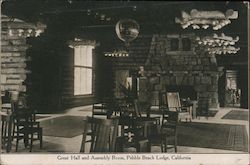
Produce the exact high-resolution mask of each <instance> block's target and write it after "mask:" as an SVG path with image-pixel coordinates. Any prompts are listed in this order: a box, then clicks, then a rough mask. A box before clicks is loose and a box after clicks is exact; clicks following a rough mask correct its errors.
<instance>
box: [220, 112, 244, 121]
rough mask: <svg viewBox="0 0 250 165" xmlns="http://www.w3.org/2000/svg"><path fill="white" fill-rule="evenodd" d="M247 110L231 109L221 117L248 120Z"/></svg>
mask: <svg viewBox="0 0 250 165" xmlns="http://www.w3.org/2000/svg"><path fill="white" fill-rule="evenodd" d="M248 114H249V113H248V111H237V110H232V111H230V112H228V113H227V114H226V115H225V116H223V117H222V119H232V120H246V121H248Z"/></svg>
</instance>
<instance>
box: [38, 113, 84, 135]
mask: <svg viewBox="0 0 250 165" xmlns="http://www.w3.org/2000/svg"><path fill="white" fill-rule="evenodd" d="M84 120H85V117H84V116H61V117H56V118H52V119H49V120H44V121H41V127H43V135H44V136H55V137H66V138H72V137H75V136H78V135H81V134H82V133H83V132H84V124H85V122H84Z"/></svg>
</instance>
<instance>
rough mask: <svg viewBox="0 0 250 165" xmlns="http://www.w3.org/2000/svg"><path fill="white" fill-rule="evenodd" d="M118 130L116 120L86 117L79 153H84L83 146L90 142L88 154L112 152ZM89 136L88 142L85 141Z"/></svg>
mask: <svg viewBox="0 0 250 165" xmlns="http://www.w3.org/2000/svg"><path fill="white" fill-rule="evenodd" d="M117 130H118V120H117V119H98V118H93V117H92V118H91V117H87V120H86V124H85V129H84V133H83V137H82V144H81V149H80V152H85V144H86V143H88V142H90V143H91V145H90V152H114V151H115V144H116V137H117ZM87 136H90V140H87Z"/></svg>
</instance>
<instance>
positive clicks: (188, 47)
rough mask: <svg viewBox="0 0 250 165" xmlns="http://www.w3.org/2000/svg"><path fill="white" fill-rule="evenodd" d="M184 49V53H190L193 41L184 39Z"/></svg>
mask: <svg viewBox="0 0 250 165" xmlns="http://www.w3.org/2000/svg"><path fill="white" fill-rule="evenodd" d="M182 47H183V50H184V51H190V50H191V41H190V39H189V38H183V39H182Z"/></svg>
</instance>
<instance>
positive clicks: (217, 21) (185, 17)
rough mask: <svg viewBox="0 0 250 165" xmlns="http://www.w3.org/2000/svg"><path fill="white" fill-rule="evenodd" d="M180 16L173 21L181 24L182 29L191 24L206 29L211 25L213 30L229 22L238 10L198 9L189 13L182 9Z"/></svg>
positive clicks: (194, 27) (236, 14)
mask: <svg viewBox="0 0 250 165" xmlns="http://www.w3.org/2000/svg"><path fill="white" fill-rule="evenodd" d="M181 14H182V16H181V18H177V17H176V18H175V22H176V23H179V24H181V27H182V28H183V29H186V28H188V27H189V26H192V27H193V29H200V28H203V29H207V28H208V27H210V26H211V27H212V29H213V30H219V29H221V28H222V27H224V26H226V25H228V24H230V23H231V20H230V19H237V18H238V11H234V10H232V9H228V10H227V11H226V12H225V13H223V12H220V11H198V10H196V9H193V10H191V12H190V14H189V13H187V12H185V11H182V13H181Z"/></svg>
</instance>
